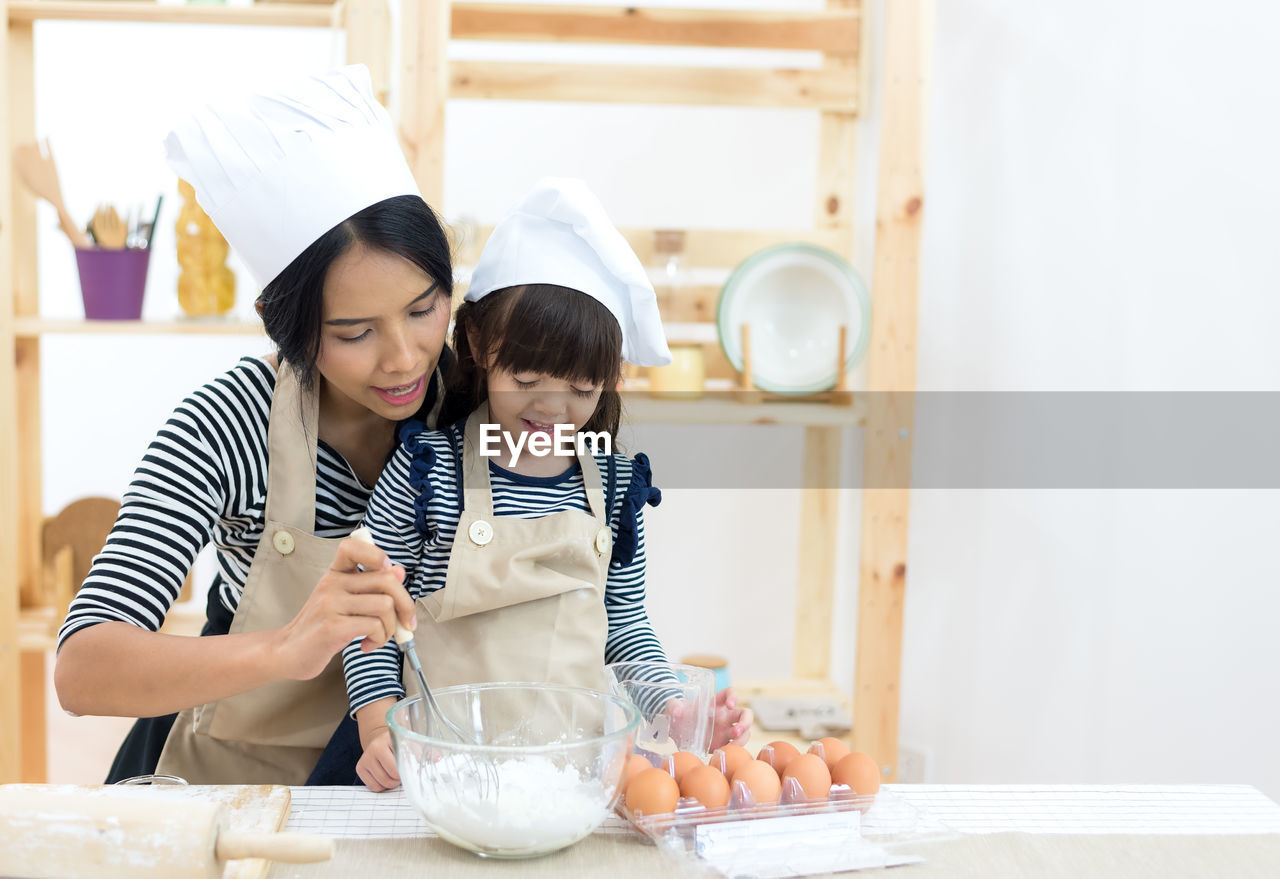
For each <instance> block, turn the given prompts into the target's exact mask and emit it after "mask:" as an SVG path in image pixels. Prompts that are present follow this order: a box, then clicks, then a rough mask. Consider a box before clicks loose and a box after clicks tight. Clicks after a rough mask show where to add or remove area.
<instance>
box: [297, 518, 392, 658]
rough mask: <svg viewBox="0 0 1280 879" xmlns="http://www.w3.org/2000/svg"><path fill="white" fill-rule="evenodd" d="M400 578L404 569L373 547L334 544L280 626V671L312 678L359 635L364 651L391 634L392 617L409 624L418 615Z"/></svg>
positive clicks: (351, 541) (361, 543) (354, 542)
mask: <svg viewBox="0 0 1280 879" xmlns="http://www.w3.org/2000/svg"><path fill="white" fill-rule="evenodd" d="M403 583H404V568H402V567H400V566H399V565H392V564H391V560H390V559H389V558H387V554H386V553H384V552H383V551H382V550H380V549H378V547H376V546H374V545H372V544H370V543H366V542H365V541H362V540H356V539H352V538H347V539H346V540H344V541H342V542H341V543H340V544H338V552H337V555H336V556H335V557H334V560H333V564H332V565H330V566H329V570H328V571H326V572H325V574H324V576H323V577H321V578H320V582H318V583H317V584H316V588H315V589H313V590H312V591H311V595H310V596H308V597H307V603H306V604H304V605H303V606H302V609H301V610H299V611H298V614H297V616H295V617H294V618H293V620H292V621H291V622H289V624H288V625H286V626H285V627H284V628H283V629H281V630H280V631H281V636H282V637H281V642H280V644H279V645H278V647H277V653H278V656H279V657H280V662H281V673H282V676H284V677H290V678H296V679H298V680H308V679H310V678H314V677H315V676H316V675H318V674H320V672H322V671H324V668H325V666H327V665H328V664H329V660H330V659H332V658H333V657H334V656H335V655H336V654H337V653H338V652H339V651H341V650H342V648H344V647H346V646H347V645H348V644H350V643H351V642H352V641H353V640H355V639H356V638H363V639H364V642H363V643H362V644H361V649H363V650H365V651H368V650H373V649H375V648H377V647H381V646H382V645H383V644H385V643H386V642H387V641H389V640H390V639H391V637H392V635H394V634H395V631H396V620H397V619H399V620H400V621H401V622H402V623H403V624H404V625H405V626H406V627H407V628H410V629H412V628H413V627H414V626H415V625H417V619H416V616H415V613H414V609H413V600H412V599H411V598H410V597H409V593H408V592H406V591H405V588H404V585H403Z"/></svg>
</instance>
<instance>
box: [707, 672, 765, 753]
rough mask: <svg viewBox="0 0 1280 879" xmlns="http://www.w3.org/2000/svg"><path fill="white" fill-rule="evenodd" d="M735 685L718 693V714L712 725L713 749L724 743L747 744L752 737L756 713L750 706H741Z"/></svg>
mask: <svg viewBox="0 0 1280 879" xmlns="http://www.w3.org/2000/svg"><path fill="white" fill-rule="evenodd" d="M737 706H738V694H737V693H735V692H734V690H733V687H726V688H725V689H723V690H721V691H720V692H719V693H716V714H715V720H714V722H713V723H712V725H711V750H713V751H714V750H715V749H716V748H720V747H723V746H724V745H745V744H746V743H747V739H749V738H750V737H751V724H752V723H753V722H755V714H754V713H752V711H751V709H750V708H739V707H737Z"/></svg>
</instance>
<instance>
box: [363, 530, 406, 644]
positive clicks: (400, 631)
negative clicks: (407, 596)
mask: <svg viewBox="0 0 1280 879" xmlns="http://www.w3.org/2000/svg"><path fill="white" fill-rule="evenodd" d="M351 536H352V537H354V538H355V539H356V540H360V541H363V542H364V543H367V544H369V545H370V546H373V545H374V544H373V535H372V534H370V533H369V529H368V528H366V527H364V526H363V525H361V526H360V527H359V528H357V529H356V530H355V531H352V532H351ZM357 567H359V566H357ZM361 570H364V569H363V568H361ZM395 639H396V643H397V644H399V645H400V646H401V647H402V648H404V647H407V646H408V645H410V644H412V643H413V632H410V631H409V630H408V629H406V628H405V627H404V623H402V622H400V620H399V618H397V619H396V634H395Z"/></svg>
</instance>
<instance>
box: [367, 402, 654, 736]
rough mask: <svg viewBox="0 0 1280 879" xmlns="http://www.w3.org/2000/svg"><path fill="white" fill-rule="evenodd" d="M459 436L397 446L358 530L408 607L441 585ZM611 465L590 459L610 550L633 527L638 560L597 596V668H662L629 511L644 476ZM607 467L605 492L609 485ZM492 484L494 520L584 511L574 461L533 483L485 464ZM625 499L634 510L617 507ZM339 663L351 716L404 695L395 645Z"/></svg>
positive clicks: (639, 537) (615, 571)
mask: <svg viewBox="0 0 1280 879" xmlns="http://www.w3.org/2000/svg"><path fill="white" fill-rule="evenodd" d="M462 429H463V424H462V423H459V424H456V425H453V426H452V427H450V428H448V429H445V430H435V431H423V432H421V433H419V434H417V436H416V437H415V438H412V439H410V440H409V441H408V442H406V443H404V444H403V445H401V447H400V448H399V449H398V450H397V451H396V453H395V454H394V455H393V456H392V458H391V461H390V462H388V464H387V466H386V468H385V469H384V470H383V471H382V475H381V476H380V477H379V479H378V485H377V487H376V488H375V489H374V493H373V497H372V498H371V499H370V501H369V509H368V514H367V516H366V519H365V524H366V525H367V526H368V527H369V531H370V533H371V534H372V535H373V539H374V543H376V544H377V545H378V546H379V547H381V548H382V549H383V550H384V551H386V553H387V554H388V555H389V556H390V557H391V560H392V561H393V562H395V563H396V564H400V565H403V566H404V567H405V571H406V576H405V586H406V587H407V588H408V590H409V594H410V595H412V596H413V597H414V599H415V600H416V599H417V598H419V597H420V596H422V595H425V594H426V593H429V592H434V591H436V590H437V589H441V588H443V587H444V584H445V575H446V570H447V567H448V563H449V554H450V552H451V551H452V549H453V539H454V534H455V533H456V531H457V527H458V519H459V516H460V515H461V511H462V503H461V497H460V494H461V493H460V490H459V450H460V449H461V448H462V443H461V436H462ZM419 445H421V446H422V447H423V448H424V449H426V448H429V449H430V453H429V457H430V458H431V459H433V460H431V461H430V471H429V473H428V474H427V479H428V480H429V483H430V491H429V492H422V491H420V490H419V489H418V488H416V487H415V485H414V483H415V481H418V480H415V479H414V478H413V476H412V468H413V465H414V458H415V454H416V455H417V456H418V457H419V458H420V460H424V459H423V452H416V453H415V447H417V446H419ZM611 457H612V468H611V467H610V461H609V458H610V456H606V455H597V456H596V464H597V466H598V467H599V468H600V475H601V478H602V479H603V480H604V481H605V482H606V497H608V498H610V499H611V500H612V506H611V507H610V510H609V524H610V528H611V530H612V532H613V539H614V543H615V545H616V544H617V543H618V536H619V527H620V525H621V527H623V528H624V529H630V528H631V527H632V522H634V534H635V553H634V555H633V556H632V557H631V558H630V559H617V558H615V559H614V560H613V561H611V563H610V565H609V572H608V577H607V580H606V583H605V595H604V601H605V611H606V613H607V615H608V635H607V638H606V641H605V655H604V657H603V661H604V662H621V661H624V660H632V661H640V660H659V661H665V660H666V654H665V652H664V651H663V649H662V645H661V643H660V642H659V641H658V638H657V636H656V635H655V634H654V632H653V627H652V626H651V625H650V623H649V617H648V614H647V613H646V611H645V607H644V599H645V580H644V578H645V545H644V516H643V514H642V513H641V512H639V510H638V509H636V508H638V507H642V506H643V504H644V501H645V500H646V499H647V498H648V496H649V485H648V468H647V466H646V464H644V463H640V464H637V462H635V461H633V460H632V459H630V458H627V457H626V456H624V455H616V454H615V455H613V456H611ZM639 460H640V461H641V462H643V461H644V459H643V458H640V459H639ZM419 466H422V464H421V463H420V464H419ZM611 469H612V472H613V474H614V476H613V480H612V487H610V486H609V484H608V483H609V475H608V474H609V472H610V470H611ZM633 476H634V478H633ZM489 481H490V485H491V488H492V490H493V512H494V515H496V516H515V517H517V518H522V519H534V518H539V517H542V516H547V515H550V514H551V513H556V512H560V511H563V510H581V511H583V512H590V510H591V508H590V505H589V503H588V501H587V494H586V489H585V486H584V483H583V477H582V470H581V468H580V467H578V465H577V463H576V462H575V463H574V464H573V465H572V467H570V468H569V470H567V471H566V472H565V473H562V474H561V475H559V476H552V477H545V478H538V477H529V476H521V475H519V474H517V473H512V472H510V471H508V470H504V469H503V468H501V467H498V466H497V465H496V464H494V463H493V462H492V461H491V462H489ZM428 494H429V497H428ZM627 500H630V501H631V503H630V504H627V503H624V501H627ZM632 510H634V516H633V515H632V512H631V511H632ZM424 530H425V532H426V533H425V534H424V533H422V532H423V531H424ZM342 660H343V667H344V670H345V672H346V677H347V695H348V697H349V698H350V700H351V711H352V712H353V713H354V712H355V711H356V710H357V709H359V708H360V707H362V706H364V705H366V704H368V703H369V702H372V701H374V700H376V699H381V698H384V697H387V696H392V697H395V698H397V699H398V698H401V697H403V696H404V688H403V686H402V684H401V678H400V661H399V655H398V654H397V652H396V647H395V644H387V645H384V646H383V647H382V648H379V649H378V650H374V651H372V652H370V653H362V652H361V650H360V642H359V641H354V642H352V644H351V645H349V646H348V647H347V648H346V649H345V650H344V651H343V655H342ZM429 673H430V672H428V674H429Z"/></svg>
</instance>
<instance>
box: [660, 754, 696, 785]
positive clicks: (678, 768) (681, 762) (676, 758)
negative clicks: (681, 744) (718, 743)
mask: <svg viewBox="0 0 1280 879" xmlns="http://www.w3.org/2000/svg"><path fill="white" fill-rule="evenodd" d="M701 765H703V764H702V758H700V757H699V756H698V755H697V754H694V753H693V752H692V751H676V752H675V753H674V754H672V755H671V756H669V757H663V758H662V768H663V769H665V770H667V771H668V772H669V773H670V774H671V777H672V778H674V779H675V780H676V782H677V783H678V782H679V781H680V779H682V778H684V775H685V773H686V772H688V771H689V770H690V769H697V768H698V767H699V766H701Z"/></svg>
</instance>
